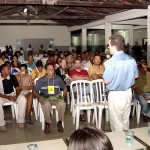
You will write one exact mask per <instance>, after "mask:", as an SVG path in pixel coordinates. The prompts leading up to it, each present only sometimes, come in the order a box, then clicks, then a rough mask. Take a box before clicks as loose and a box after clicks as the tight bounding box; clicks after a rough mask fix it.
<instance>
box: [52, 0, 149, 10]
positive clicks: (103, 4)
mask: <svg viewBox="0 0 150 150" xmlns="http://www.w3.org/2000/svg"><path fill="white" fill-rule="evenodd" d="M54 5H56V6H73V7H100V8H123V9H134V8H139V9H146V8H148V6H147V5H145V4H143V5H139V4H135V3H134V4H124V3H115V2H113V3H112V2H91V1H61V0H59V1H55V3H54Z"/></svg>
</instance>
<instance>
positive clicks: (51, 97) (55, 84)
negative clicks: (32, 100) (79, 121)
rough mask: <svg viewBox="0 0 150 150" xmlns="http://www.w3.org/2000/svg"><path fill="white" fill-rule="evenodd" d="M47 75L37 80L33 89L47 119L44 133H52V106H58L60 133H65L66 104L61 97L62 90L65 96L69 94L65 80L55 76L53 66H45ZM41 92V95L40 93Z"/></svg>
mask: <svg viewBox="0 0 150 150" xmlns="http://www.w3.org/2000/svg"><path fill="white" fill-rule="evenodd" d="M45 70H46V75H45V76H44V77H42V78H40V79H39V80H37V82H36V85H35V87H34V89H33V93H34V96H35V97H37V98H38V100H39V102H40V103H41V107H42V110H43V113H44V118H45V129H44V133H45V134H49V133H50V123H51V117H50V113H51V110H52V105H56V109H57V111H58V117H59V121H58V122H57V127H58V132H63V130H64V129H63V126H62V121H64V113H65V108H66V103H65V102H64V98H63V97H62V96H61V95H60V89H61V90H63V96H64V97H65V96H66V94H67V88H66V85H65V83H64V82H63V80H62V79H61V78H60V77H59V76H57V75H56V76H55V74H54V72H55V71H54V66H53V65H52V64H46V65H45ZM39 91H40V94H39V93H38V92H39Z"/></svg>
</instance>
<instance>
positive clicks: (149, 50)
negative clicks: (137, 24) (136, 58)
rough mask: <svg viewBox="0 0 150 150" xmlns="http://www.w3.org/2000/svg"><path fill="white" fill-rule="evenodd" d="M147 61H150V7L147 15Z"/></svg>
mask: <svg viewBox="0 0 150 150" xmlns="http://www.w3.org/2000/svg"><path fill="white" fill-rule="evenodd" d="M147 61H148V62H149V61H150V5H149V6H148V13H147Z"/></svg>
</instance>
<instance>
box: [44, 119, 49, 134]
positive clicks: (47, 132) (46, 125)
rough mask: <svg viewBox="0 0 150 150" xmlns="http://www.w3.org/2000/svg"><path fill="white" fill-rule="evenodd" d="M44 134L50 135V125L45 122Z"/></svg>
mask: <svg viewBox="0 0 150 150" xmlns="http://www.w3.org/2000/svg"><path fill="white" fill-rule="evenodd" d="M44 133H45V134H49V133H50V123H47V122H45V128H44Z"/></svg>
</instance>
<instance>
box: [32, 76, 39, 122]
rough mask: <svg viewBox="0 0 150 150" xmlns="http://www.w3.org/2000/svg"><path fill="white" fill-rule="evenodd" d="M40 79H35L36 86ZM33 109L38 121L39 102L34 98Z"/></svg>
mask: <svg viewBox="0 0 150 150" xmlns="http://www.w3.org/2000/svg"><path fill="white" fill-rule="evenodd" d="M38 79H39V78H36V79H34V85H35V84H36V82H37V80H38ZM33 109H34V114H35V119H36V120H38V100H37V98H33Z"/></svg>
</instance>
